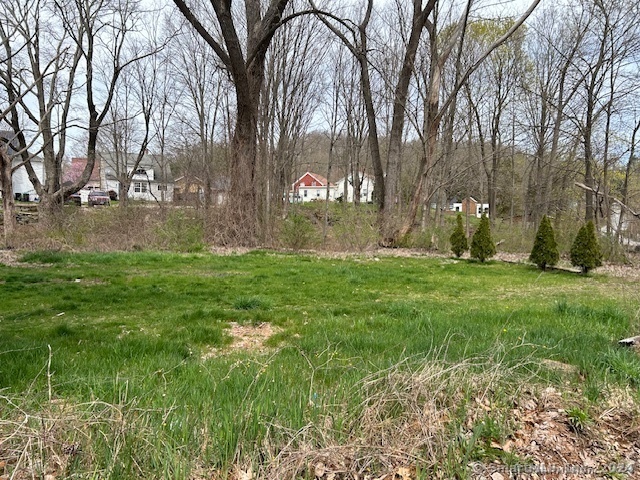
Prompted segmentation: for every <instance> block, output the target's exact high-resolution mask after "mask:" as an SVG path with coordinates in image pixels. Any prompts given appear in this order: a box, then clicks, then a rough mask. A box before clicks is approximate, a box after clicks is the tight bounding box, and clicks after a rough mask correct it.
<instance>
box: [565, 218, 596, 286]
mask: <svg viewBox="0 0 640 480" xmlns="http://www.w3.org/2000/svg"><path fill="white" fill-rule="evenodd" d="M570 256H571V264H572V265H574V266H576V267H580V269H581V270H582V273H584V274H586V273H588V272H589V270H591V269H593V268H596V267H599V266H600V265H602V251H601V249H600V244H599V243H598V239H597V237H596V227H595V226H594V225H593V222H592V221H591V220H589V221H588V222H587V223H586V225H583V226H582V227H581V228H580V230H579V231H578V235H576V239H575V240H574V241H573V245H572V246H571V253H570Z"/></svg>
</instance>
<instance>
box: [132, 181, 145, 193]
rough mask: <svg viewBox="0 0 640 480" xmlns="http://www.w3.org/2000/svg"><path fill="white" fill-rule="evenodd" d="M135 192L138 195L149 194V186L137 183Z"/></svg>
mask: <svg viewBox="0 0 640 480" xmlns="http://www.w3.org/2000/svg"><path fill="white" fill-rule="evenodd" d="M133 191H134V192H136V193H147V184H146V183H143V182H135V183H134V184H133Z"/></svg>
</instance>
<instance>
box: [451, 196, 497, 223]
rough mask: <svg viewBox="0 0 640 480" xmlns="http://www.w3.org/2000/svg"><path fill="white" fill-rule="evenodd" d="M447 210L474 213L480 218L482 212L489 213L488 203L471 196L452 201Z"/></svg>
mask: <svg viewBox="0 0 640 480" xmlns="http://www.w3.org/2000/svg"><path fill="white" fill-rule="evenodd" d="M449 210H450V211H452V212H460V213H467V212H469V214H471V215H475V216H476V217H478V218H480V217H481V216H482V214H483V213H485V214H486V215H487V216H488V215H489V204H488V203H480V202H478V201H477V200H476V199H475V198H473V197H467V198H465V199H464V200H462V202H452V203H451V204H450V205H449Z"/></svg>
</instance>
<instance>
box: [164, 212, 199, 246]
mask: <svg viewBox="0 0 640 480" xmlns="http://www.w3.org/2000/svg"><path fill="white" fill-rule="evenodd" d="M155 230H156V235H155V238H156V243H157V246H158V247H159V248H161V249H166V250H172V251H175V252H200V251H202V250H204V247H205V243H204V226H203V223H202V220H201V219H200V218H197V217H193V216H190V215H187V214H186V213H185V212H183V211H180V210H174V211H170V212H169V213H168V214H167V217H166V220H165V221H164V222H163V223H160V224H158V225H156V227H155Z"/></svg>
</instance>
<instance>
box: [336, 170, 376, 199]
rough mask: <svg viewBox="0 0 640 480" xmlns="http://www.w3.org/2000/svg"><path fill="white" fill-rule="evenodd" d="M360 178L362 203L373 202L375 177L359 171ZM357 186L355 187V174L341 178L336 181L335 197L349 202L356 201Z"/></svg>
mask: <svg viewBox="0 0 640 480" xmlns="http://www.w3.org/2000/svg"><path fill="white" fill-rule="evenodd" d="M359 179H360V203H373V184H374V182H373V178H372V177H370V176H368V175H366V174H365V173H364V172H360V173H359ZM354 192H355V188H354V187H353V175H352V174H349V175H348V176H346V177H344V178H341V179H340V180H338V181H337V182H336V193H335V199H336V200H339V201H343V202H347V203H353V202H354V200H355V199H354V198H353V195H354Z"/></svg>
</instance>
